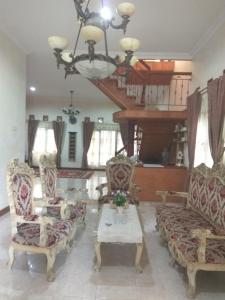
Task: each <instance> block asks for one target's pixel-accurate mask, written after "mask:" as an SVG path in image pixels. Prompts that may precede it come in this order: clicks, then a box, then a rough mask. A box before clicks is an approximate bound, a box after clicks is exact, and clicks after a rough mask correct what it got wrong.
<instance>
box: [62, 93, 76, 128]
mask: <svg viewBox="0 0 225 300" xmlns="http://www.w3.org/2000/svg"><path fill="white" fill-rule="evenodd" d="M73 93H74V91H73V90H72V91H70V105H69V107H68V108H63V109H62V112H63V113H64V114H66V115H68V116H69V122H70V124H76V122H77V118H76V116H77V115H79V113H80V111H79V110H77V109H75V107H74V105H73Z"/></svg>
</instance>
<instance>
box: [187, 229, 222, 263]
mask: <svg viewBox="0 0 225 300" xmlns="http://www.w3.org/2000/svg"><path fill="white" fill-rule="evenodd" d="M191 235H192V237H193V238H197V239H198V240H199V246H198V250H197V256H198V262H200V263H205V252H206V245H207V239H212V240H225V236H224V235H215V234H213V233H211V230H209V229H201V228H198V229H194V230H192V232H191Z"/></svg>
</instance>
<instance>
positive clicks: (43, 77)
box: [0, 0, 225, 101]
mask: <svg viewBox="0 0 225 300" xmlns="http://www.w3.org/2000/svg"><path fill="white" fill-rule="evenodd" d="M130 1H131V2H133V3H134V4H135V6H136V13H135V15H134V16H133V17H132V19H131V22H130V23H129V25H128V30H127V36H133V37H137V38H139V39H140V42H141V48H140V52H139V53H138V54H139V57H142V58H154V57H159V58H184V59H185V58H191V53H192V52H193V51H194V50H195V48H196V46H197V45H199V41H200V40H201V39H203V38H204V37H206V36H207V33H208V32H209V31H210V32H212V29H213V27H216V24H217V21H218V20H219V18H220V17H221V15H223V16H224V12H225V0H170V1H168V0H141V1H140V0H130ZM91 2H93V7H95V8H96V7H98V5H97V4H98V3H99V1H98V0H93V1H91ZM120 2H122V1H121V0H105V3H108V6H110V7H111V8H112V10H115V8H116V5H117V4H118V3H120ZM118 21H119V20H118ZM77 29H78V23H77V20H76V13H75V10H74V4H73V0H20V1H18V0H7V1H6V0H0V30H2V31H3V32H5V33H6V34H7V35H8V36H9V37H10V38H11V39H12V40H14V41H15V42H16V44H17V45H18V46H19V47H20V48H22V49H23V50H24V51H25V52H26V53H27V54H28V86H30V85H34V86H36V87H37V94H38V95H40V96H45V97H65V98H66V95H67V94H69V93H68V91H69V90H70V89H75V90H76V95H77V97H78V98H79V99H82V100H83V101H85V100H87V101H89V100H95V101H98V100H99V101H101V100H102V99H105V96H104V95H103V94H102V93H101V92H99V91H98V90H97V89H96V88H95V87H94V86H92V84H91V83H89V82H88V81H87V80H86V79H84V78H82V77H81V76H79V75H76V76H72V77H71V78H69V79H66V80H64V72H63V70H60V71H57V70H56V63H55V58H54V57H53V55H52V52H51V50H50V49H49V48H48V44H47V38H48V36H50V35H64V36H67V37H68V38H69V39H70V40H71V41H72V43H71V48H72V47H73V41H74V37H75V36H76V32H77ZM109 32H110V33H109V49H110V50H111V51H113V52H116V51H118V50H119V39H120V38H121V37H122V36H123V34H122V32H121V31H118V30H111V29H110V30H109ZM78 48H79V50H80V51H82V50H85V51H86V46H85V45H84V43H83V42H82V41H81V42H80V44H79V47H78ZM98 49H99V50H103V44H100V45H99V47H98Z"/></svg>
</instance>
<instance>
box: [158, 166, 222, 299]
mask: <svg viewBox="0 0 225 300" xmlns="http://www.w3.org/2000/svg"><path fill="white" fill-rule="evenodd" d="M157 195H159V196H161V198H162V201H163V204H160V205H159V206H157V208H156V223H157V224H156V228H157V229H158V230H159V232H160V236H161V239H162V241H163V242H165V243H166V244H167V245H168V249H169V252H170V254H171V261H172V263H174V262H177V263H178V264H180V265H181V266H183V267H184V268H186V270H187V276H188V290H187V293H188V296H190V297H194V296H195V292H196V273H197V271H198V270H204V271H225V167H224V166H223V165H219V164H217V165H214V166H213V167H212V168H211V169H210V168H208V167H206V166H205V165H204V164H201V165H200V166H198V167H196V168H194V169H193V171H192V172H191V175H190V181H189V189H188V192H187V193H185V192H175V191H157ZM174 196H175V197H183V198H185V204H182V205H180V204H171V203H166V201H167V199H169V198H171V197H174Z"/></svg>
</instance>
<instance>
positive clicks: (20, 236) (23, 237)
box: [12, 221, 72, 248]
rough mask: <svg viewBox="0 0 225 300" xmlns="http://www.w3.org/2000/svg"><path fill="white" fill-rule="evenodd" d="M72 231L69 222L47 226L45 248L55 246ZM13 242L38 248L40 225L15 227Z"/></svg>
mask: <svg viewBox="0 0 225 300" xmlns="http://www.w3.org/2000/svg"><path fill="white" fill-rule="evenodd" d="M71 229H72V222H71V221H60V222H56V223H55V224H54V225H47V237H48V238H47V243H46V247H47V248H50V247H53V246H54V245H56V244H57V242H59V241H60V240H61V239H63V238H65V237H66V236H68V234H69V232H70V231H71ZM12 240H13V242H15V243H18V244H21V245H28V246H35V247H39V246H40V225H39V224H31V223H29V224H27V223H24V224H20V225H18V227H17V233H16V234H15V235H14V236H13V238H12Z"/></svg>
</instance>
